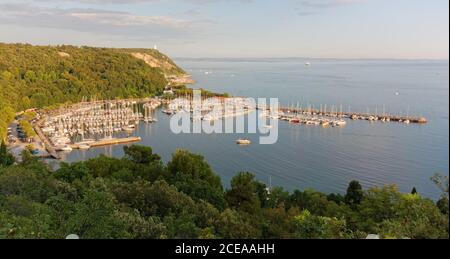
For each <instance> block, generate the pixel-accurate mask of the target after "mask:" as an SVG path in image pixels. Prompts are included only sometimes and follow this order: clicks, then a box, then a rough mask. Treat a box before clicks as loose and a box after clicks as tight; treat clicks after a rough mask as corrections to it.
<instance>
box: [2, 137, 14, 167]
mask: <svg viewBox="0 0 450 259" xmlns="http://www.w3.org/2000/svg"><path fill="white" fill-rule="evenodd" d="M12 164H14V156H13V155H12V154H10V153H9V152H8V150H7V148H6V144H5V142H3V141H2V143H1V144H0V167H2V166H4V167H6V166H10V165H12Z"/></svg>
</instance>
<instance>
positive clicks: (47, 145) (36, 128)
mask: <svg viewBox="0 0 450 259" xmlns="http://www.w3.org/2000/svg"><path fill="white" fill-rule="evenodd" d="M41 123H42V120H41V121H39V122H38V123H36V125H35V126H34V131H35V132H36V134H37V135H38V137H39V138H40V139H41V141H42V143H43V144H44V147H45V149H46V150H47V152H48V154H49V156H50V157H51V158H53V159H61V157H60V156H59V155H58V153H57V152H56V149H55V148H54V147H53V145H52V144H51V143H50V141H49V140H48V138H47V137H46V136H45V134H44V133H43V132H42V130H41V127H40V124H41Z"/></svg>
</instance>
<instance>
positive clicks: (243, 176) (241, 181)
mask: <svg viewBox="0 0 450 259" xmlns="http://www.w3.org/2000/svg"><path fill="white" fill-rule="evenodd" d="M254 179H255V176H254V175H253V174H251V173H239V174H238V175H237V176H235V177H233V179H232V180H231V189H230V190H228V191H227V193H226V199H227V202H228V205H229V206H230V207H232V208H235V209H238V210H241V211H244V212H247V213H249V214H252V215H254V214H256V212H257V211H258V210H259V209H260V206H261V205H260V202H259V199H258V194H257V192H256V183H255V181H254Z"/></svg>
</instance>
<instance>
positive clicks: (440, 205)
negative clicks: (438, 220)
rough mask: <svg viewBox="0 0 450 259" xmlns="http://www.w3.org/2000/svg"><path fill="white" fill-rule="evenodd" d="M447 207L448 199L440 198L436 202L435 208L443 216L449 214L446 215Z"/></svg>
mask: <svg viewBox="0 0 450 259" xmlns="http://www.w3.org/2000/svg"><path fill="white" fill-rule="evenodd" d="M448 205H449V201H448V198H447V197H442V198H440V199H439V200H438V201H437V203H436V206H437V207H438V208H439V210H440V211H441V212H442V213H443V214H445V215H448V214H449V213H448V207H449V206H448Z"/></svg>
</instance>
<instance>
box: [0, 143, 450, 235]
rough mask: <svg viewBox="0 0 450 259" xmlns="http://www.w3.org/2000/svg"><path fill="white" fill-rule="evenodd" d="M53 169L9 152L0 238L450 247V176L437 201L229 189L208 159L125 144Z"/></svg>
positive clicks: (3, 159) (0, 195)
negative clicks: (372, 238) (114, 152)
mask: <svg viewBox="0 0 450 259" xmlns="http://www.w3.org/2000/svg"><path fill="white" fill-rule="evenodd" d="M124 151H125V156H124V157H123V158H120V159H119V158H111V157H106V156H100V157H97V158H94V159H90V160H87V161H83V162H78V163H72V164H65V163H62V164H61V167H60V168H59V169H58V170H51V169H49V167H48V166H47V165H46V164H45V163H43V162H42V161H39V160H38V159H37V158H34V157H33V156H31V155H30V153H29V151H27V150H25V151H24V152H23V154H22V156H23V161H22V162H20V163H14V158H13V157H12V156H11V155H10V154H8V152H7V150H6V146H5V145H4V144H2V145H1V147H0V239H63V238H65V237H66V236H67V235H69V234H76V235H78V236H79V237H80V238H82V239H99V238H100V239H362V238H366V237H367V235H368V234H377V235H379V236H380V237H381V238H386V239H448V238H449V217H448V213H449V208H448V206H449V200H448V195H449V193H448V190H449V185H448V177H445V176H442V175H436V176H435V177H433V178H432V179H431V180H432V181H433V182H435V183H436V186H437V188H441V190H442V197H441V199H440V200H439V201H438V202H437V203H435V202H434V201H432V200H430V199H427V198H424V197H422V196H421V195H420V193H417V190H415V189H413V191H412V192H411V193H400V192H399V191H398V190H397V188H396V187H395V186H385V187H379V188H371V189H369V190H363V188H362V187H361V185H360V183H359V182H357V181H353V182H351V183H350V184H349V186H348V189H347V190H346V191H345V190H343V193H345V194H344V195H340V194H328V195H327V194H324V193H320V192H317V191H314V190H297V191H294V192H287V191H284V190H283V189H282V188H279V187H277V188H272V189H268V188H267V186H266V185H265V184H263V183H261V182H259V181H257V180H256V179H255V176H254V175H253V174H251V173H249V172H241V173H238V174H236V175H235V177H234V178H233V179H232V181H231V184H230V187H229V188H224V187H223V183H222V181H221V179H220V177H219V176H218V175H217V174H216V173H214V172H213V170H212V169H211V167H210V166H209V165H208V163H207V162H206V161H205V160H204V158H203V157H202V156H201V155H198V154H192V153H190V152H188V151H185V150H178V151H176V152H175V153H174V154H173V156H172V159H171V160H170V161H169V162H168V163H164V162H163V161H162V160H161V157H160V156H159V155H157V154H154V153H153V151H152V149H151V148H150V147H145V146H138V145H133V146H126V147H124Z"/></svg>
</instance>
